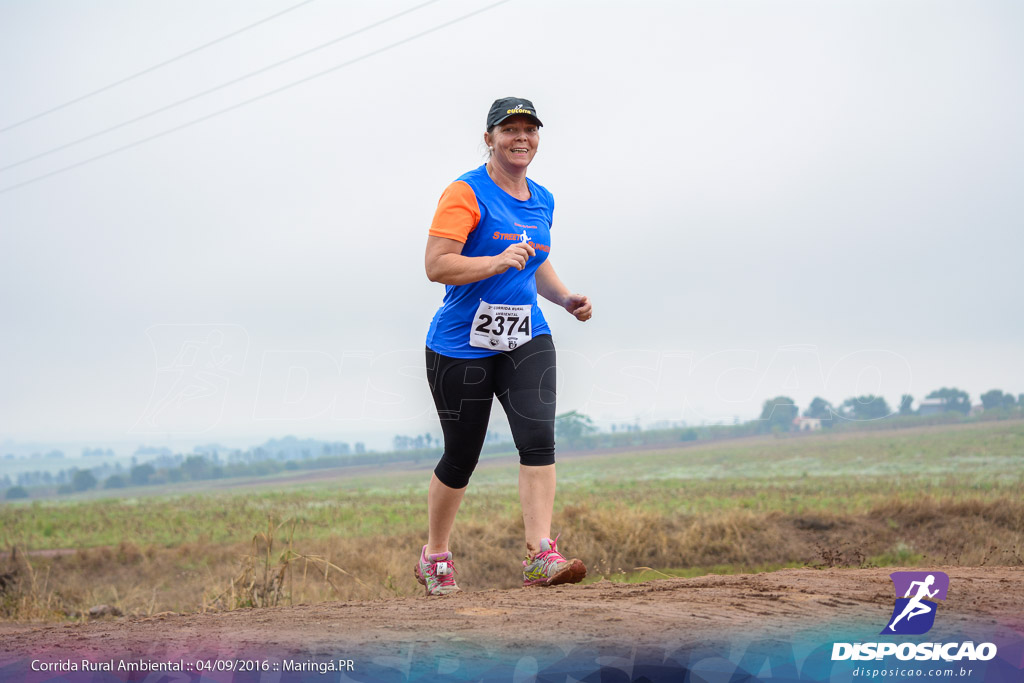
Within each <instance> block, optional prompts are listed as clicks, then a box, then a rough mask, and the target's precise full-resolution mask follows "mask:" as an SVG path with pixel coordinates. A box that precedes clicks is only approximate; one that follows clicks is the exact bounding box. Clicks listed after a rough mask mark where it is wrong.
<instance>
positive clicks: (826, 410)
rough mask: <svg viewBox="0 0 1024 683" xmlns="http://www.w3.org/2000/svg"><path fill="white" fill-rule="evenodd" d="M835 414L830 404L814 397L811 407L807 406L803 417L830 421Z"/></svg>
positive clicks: (818, 397)
mask: <svg viewBox="0 0 1024 683" xmlns="http://www.w3.org/2000/svg"><path fill="white" fill-rule="evenodd" d="M835 414H836V409H835V408H833V407H832V404H831V403H829V402H828V401H826V400H825V399H823V398H821V397H820V396H815V397H814V400H813V401H811V405H809V406H807V410H805V411H804V417H813V418H817V419H819V420H831V419H832V416H833V415H835Z"/></svg>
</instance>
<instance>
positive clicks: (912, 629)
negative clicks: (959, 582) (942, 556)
mask: <svg viewBox="0 0 1024 683" xmlns="http://www.w3.org/2000/svg"><path fill="white" fill-rule="evenodd" d="M889 577H890V578H891V579H892V583H893V586H894V587H895V588H896V607H895V608H893V611H892V616H891V617H889V623H888V625H887V626H886V627H885V628H884V629H882V632H881V635H885V634H889V633H899V634H901V635H908V636H909V635H921V634H922V633H927V632H928V631H930V630H931V628H932V625H933V624H935V612H936V611H937V610H938V608H939V605H938V603H937V602H935V601H936V600H945V599H946V592H947V591H948V590H949V577H948V576H947V575H946V574H944V573H942V572H893V573H892V574H890V575H889Z"/></svg>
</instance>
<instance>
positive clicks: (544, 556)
mask: <svg viewBox="0 0 1024 683" xmlns="http://www.w3.org/2000/svg"><path fill="white" fill-rule="evenodd" d="M558 536H561V534H559V535H558ZM558 536H555V538H554V540H553V541H551V550H542V551H540V552H539V553H537V554H536V555H534V556H533V559H534V560H540V561H541V562H542V563H543V565H544V569H545V570H547V568H548V567H550V566H551V564H552V563H553V562H568V560H566V559H565V557H563V556H562V553H560V552H558ZM526 559H527V561H529V560H530V558H526Z"/></svg>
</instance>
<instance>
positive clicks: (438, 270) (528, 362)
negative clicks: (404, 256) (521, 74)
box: [416, 97, 591, 595]
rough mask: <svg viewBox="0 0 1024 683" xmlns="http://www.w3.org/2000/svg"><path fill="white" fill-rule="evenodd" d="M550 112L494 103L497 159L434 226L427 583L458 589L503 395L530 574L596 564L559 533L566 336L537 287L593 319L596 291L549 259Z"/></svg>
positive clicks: (565, 579) (572, 574)
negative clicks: (561, 353) (492, 421)
mask: <svg viewBox="0 0 1024 683" xmlns="http://www.w3.org/2000/svg"><path fill="white" fill-rule="evenodd" d="M542 125H543V124H542V123H541V121H540V119H539V118H538V117H537V111H536V109H535V108H534V106H533V103H531V102H530V101H529V100H524V99H521V98H514V97H509V98H504V99H500V100H497V101H495V102H494V104H493V105H491V109H490V111H489V112H488V113H487V128H486V132H485V133H484V142H485V143H486V145H487V148H488V150H489V158H488V161H487V163H486V164H484V165H483V166H480V167H479V168H477V169H475V170H473V171H470V172H468V173H466V174H464V175H463V176H461V177H460V178H459V179H458V180H456V181H455V182H453V183H452V184H451V185H449V186H448V188H447V189H446V190H445V191H444V194H442V196H441V199H440V201H439V202H438V206H437V211H436V212H435V213H434V220H433V222H432V223H431V226H430V233H429V237H427V248H426V258H425V265H426V271H427V277H428V278H429V279H430V280H431V281H433V282H441V283H443V284H445V285H446V287H445V296H444V301H443V303H442V305H441V308H440V309H439V310H438V311H437V313H436V314H435V315H434V319H433V320H432V321H431V323H430V329H429V331H428V332H427V348H426V356H427V358H426V360H427V381H428V383H429V384H430V391H431V394H432V395H433V398H434V405H435V406H436V407H437V415H438V418H439V419H440V421H441V430H442V432H443V433H444V454H443V455H442V456H441V460H440V462H438V464H437V467H436V468H434V474H433V476H431V479H430V487H429V489H428V493H427V507H428V517H429V536H428V539H427V544H426V545H425V546H423V549H422V551H421V552H420V559H419V562H417V564H416V578H417V579H418V580H419V582H420V583H422V584H423V585H424V586H425V587H426V591H427V595H445V594H448V593H454V592H456V591H458V590H459V587H458V586H457V585H456V583H455V575H454V567H453V564H452V554H451V552H450V550H449V548H448V538H449V535H450V533H451V529H452V525H453V524H454V522H455V514H456V512H458V509H459V504H460V503H461V502H462V498H463V496H464V495H465V492H466V486H467V485H468V483H469V478H470V475H472V474H473V470H474V468H475V467H476V464H477V460H478V459H479V457H480V449H481V447H482V446H483V443H484V438H485V436H486V435H487V424H488V418H489V417H490V411H491V401H492V397H494V396H497V397H498V400H499V401H500V402H501V405H502V408H504V410H505V414H506V415H507V416H508V421H509V425H510V426H511V428H512V436H513V438H514V440H515V444H516V448H517V449H518V451H519V500H520V503H521V505H522V508H523V524H524V525H525V527H526V550H527V553H526V560H525V561H524V562H523V585H524V586H553V585H556V584H562V583H576V582H578V581H580V580H582V579H583V577H584V576H586V574H587V570H586V567H584V565H583V563H582V562H581V561H580V560H578V559H571V560H567V559H566V558H564V557H563V556H562V555H561V553H559V552H558V549H557V547H556V542H555V540H552V539H551V515H552V509H553V507H554V502H555V346H554V343H553V342H552V340H551V330H550V329H549V328H548V324H547V322H546V321H545V320H544V315H543V314H542V313H541V310H540V307H539V306H537V294H540V295H541V296H543V297H544V298H545V299H548V300H549V301H551V302H553V303H556V304H558V305H559V306H561V307H563V308H564V309H565V310H566V311H568V312H569V313H571V314H572V315H573V316H575V317H576V319H577V320H580V321H586V320H589V319H590V317H591V305H590V300H589V299H588V298H587V297H586V296H583V295H582V294H574V293H572V292H570V291H569V289H568V288H567V287H566V286H565V285H564V284H562V281H561V280H560V279H559V278H558V275H556V274H555V269H554V268H553V267H552V265H551V262H550V261H549V260H548V254H549V253H550V251H551V236H550V231H551V220H552V214H553V211H554V199H553V198H552V196H551V193H550V192H548V191H547V190H546V189H545V188H544V187H542V186H540V185H538V184H537V183H535V182H534V181H533V180H530V179H529V178H527V177H526V169H527V167H528V166H529V165H530V162H531V161H533V157H534V155H536V153H537V146H538V144H539V142H540V127H541V126H542Z"/></svg>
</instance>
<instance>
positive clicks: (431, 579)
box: [415, 546, 462, 595]
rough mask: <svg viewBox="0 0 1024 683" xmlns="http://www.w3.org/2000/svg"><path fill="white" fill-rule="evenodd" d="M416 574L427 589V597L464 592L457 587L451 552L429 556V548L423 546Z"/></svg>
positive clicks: (417, 578)
mask: <svg viewBox="0 0 1024 683" xmlns="http://www.w3.org/2000/svg"><path fill="white" fill-rule="evenodd" d="M415 573H416V580H417V581H419V582H420V583H421V584H423V586H424V587H425V588H426V589H427V595H448V594H450V593H457V592H459V591H460V590H462V589H461V588H459V587H458V586H456V585H455V565H454V564H453V563H452V554H451V552H444V553H437V554H436V555H427V546H423V550H421V551H420V561H419V562H417V563H416V570H415Z"/></svg>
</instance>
